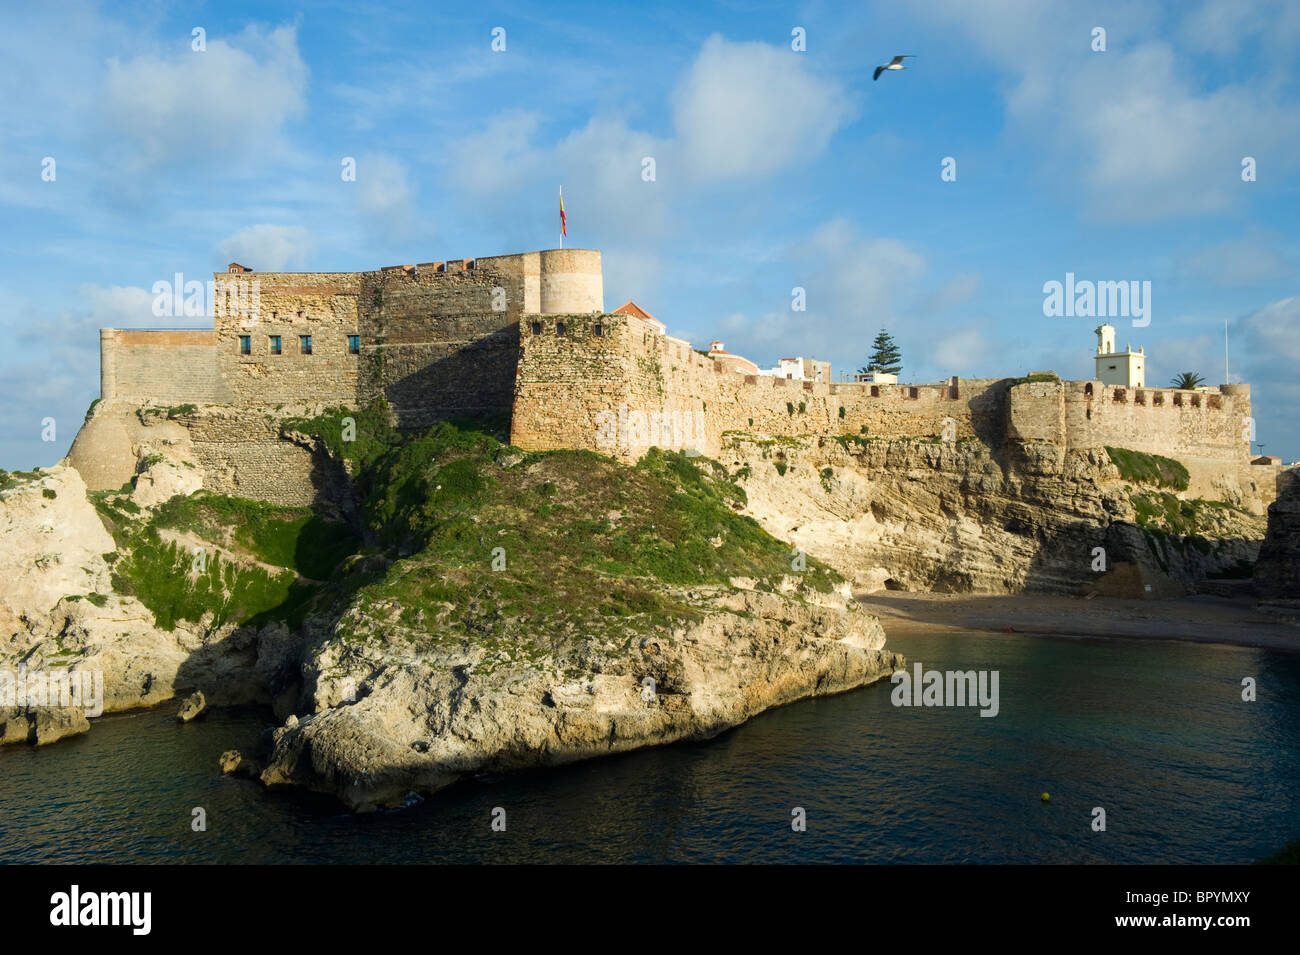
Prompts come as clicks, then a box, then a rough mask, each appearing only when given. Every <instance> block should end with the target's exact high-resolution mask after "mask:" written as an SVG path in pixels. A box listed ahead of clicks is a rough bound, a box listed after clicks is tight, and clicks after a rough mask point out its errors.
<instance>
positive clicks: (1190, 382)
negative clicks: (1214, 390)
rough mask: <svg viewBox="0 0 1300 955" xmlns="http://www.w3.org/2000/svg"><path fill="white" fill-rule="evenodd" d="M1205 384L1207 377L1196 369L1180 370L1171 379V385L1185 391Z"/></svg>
mask: <svg viewBox="0 0 1300 955" xmlns="http://www.w3.org/2000/svg"><path fill="white" fill-rule="evenodd" d="M1203 384H1205V378H1204V377H1203V376H1201V375H1200V374H1198V373H1196V372H1194V371H1184V372H1179V373H1178V374H1177V375H1174V377H1173V378H1171V379H1170V381H1169V385H1170V387H1173V388H1179V389H1182V390H1183V391H1192V390H1193V389H1195V388H1199V387H1200V386H1201V385H1203Z"/></svg>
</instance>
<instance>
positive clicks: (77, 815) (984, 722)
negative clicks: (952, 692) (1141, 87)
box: [0, 634, 1300, 863]
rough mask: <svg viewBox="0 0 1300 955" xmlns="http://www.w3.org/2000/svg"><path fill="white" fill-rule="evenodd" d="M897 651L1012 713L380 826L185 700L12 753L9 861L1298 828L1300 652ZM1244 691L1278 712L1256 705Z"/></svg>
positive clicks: (405, 858)
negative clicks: (976, 680)
mask: <svg viewBox="0 0 1300 955" xmlns="http://www.w3.org/2000/svg"><path fill="white" fill-rule="evenodd" d="M890 646H891V648H893V649H896V650H898V651H901V652H903V653H905V654H906V655H907V657H908V660H909V662H912V661H918V660H919V661H921V662H922V663H924V664H925V665H926V667H927V668H931V667H933V668H936V669H963V670H965V669H996V670H998V671H999V673H1000V694H1001V712H1000V714H999V715H998V716H997V717H996V718H993V719H987V718H981V717H980V716H979V715H978V711H977V710H975V709H965V710H962V709H936V708H930V709H917V708H912V709H904V708H895V707H894V706H892V705H891V703H890V693H891V690H892V687H891V686H890V685H889V684H888V683H887V682H886V683H880V684H877V685H875V686H872V687H868V688H865V689H863V690H859V691H856V692H853V693H848V694H844V695H842V696H837V697H830V698H826V699H820V700H811V701H808V702H804V703H798V704H795V705H792V706H788V707H784V708H781V709H778V710H775V711H773V712H770V713H767V714H764V715H762V716H759V717H758V718H756V719H754V720H753V721H751V722H750V723H749V724H747V725H745V726H742V727H739V728H737V729H735V730H733V731H731V732H729V733H727V734H725V735H723V736H721V737H719V738H717V739H715V740H713V741H711V742H708V743H701V744H685V745H676V746H669V747H664V748H660V749H656V750H650V751H645V752H640V753H631V754H627V755H623V756H617V757H613V758H609V759H602V760H594V761H591V762H587V763H582V764H578V765H575V766H570V767H564V768H560V769H554V770H544V771H537V772H532V773H525V774H520V775H515V776H509V777H500V778H484V779H478V780H474V781H471V782H467V783H464V784H461V785H459V786H455V787H453V788H451V789H449V790H446V791H444V792H442V793H440V794H438V795H436V796H434V797H431V798H429V799H427V800H425V801H424V802H422V803H419V804H418V805H415V806H413V807H411V808H408V809H404V810H397V811H392V812H382V813H378V814H375V815H371V816H364V817H358V816H351V815H348V814H346V813H344V812H342V811H341V810H340V809H339V807H338V806H337V804H335V803H333V802H332V801H330V800H327V799H324V798H320V797H312V796H306V795H302V794H296V793H268V792H266V791H265V790H263V789H262V788H261V786H260V785H258V784H255V783H252V782H249V781H246V780H239V779H231V778H225V777H222V776H220V775H219V774H218V772H217V768H216V767H217V757H218V755H219V754H220V753H221V752H222V751H223V750H226V749H230V748H241V747H242V748H247V747H250V746H251V744H252V743H253V742H254V741H255V740H256V738H257V737H258V735H259V734H260V733H261V731H262V729H263V728H264V726H265V725H266V720H267V719H268V716H267V714H266V713H264V712H261V711H257V710H227V711H217V712H213V713H211V714H209V715H208V717H207V718H206V719H204V720H202V721H200V722H198V723H193V724H189V725H184V726H183V725H180V724H177V723H175V722H173V721H171V719H170V717H171V715H172V712H173V707H171V706H167V707H164V708H162V709H158V710H152V711H149V712H142V713H134V714H126V715H118V716H108V717H104V718H102V719H100V720H98V721H96V722H95V724H94V728H93V729H92V730H91V732H90V733H89V734H88V735H86V736H83V737H80V738H77V739H74V740H67V741H64V742H61V743H59V744H57V745H55V746H53V747H50V748H47V749H42V750H33V749H29V748H27V747H18V748H15V747H6V748H4V749H3V750H0V861H3V862H221V863H238V862H271V863H277V862H344V863H368V862H409V863H421V862H592V861H595V862H660V861H673V862H687V861H701V862H704V861H710V862H877V863H888V862H895V863H917V862H934V863H953V862H1031V863H1033V862H1051V863H1080V862H1116V863H1119V862H1136V863H1145V862H1165V863H1235V862H1250V861H1254V860H1256V859H1258V858H1261V857H1263V856H1265V855H1268V854H1270V853H1272V852H1274V851H1275V850H1277V849H1278V848H1280V847H1281V845H1282V844H1283V843H1285V842H1286V841H1288V840H1290V839H1293V838H1296V837H1298V836H1300V734H1297V728H1300V655H1297V654H1279V653H1272V652H1268V651H1262V650H1253V649H1242V648H1233V647H1218V646H1206V645H1198V644H1191V643H1166V642H1155V641H1150V642H1146V641H1135V640H1079V639H1067V638H1045V637H1027V636H1020V635H1015V634H968V635H966V634H963V635H952V634H944V635H920V634H918V635H905V636H899V637H894V638H891V639H890ZM1245 676H1251V677H1255V678H1256V679H1257V681H1258V684H1259V701H1258V702H1255V703H1244V702H1242V701H1241V687H1240V683H1241V679H1242V677H1245ZM1044 791H1047V792H1049V793H1051V796H1052V798H1051V801H1050V802H1048V803H1043V802H1042V801H1041V800H1040V795H1039V794H1040V793H1042V792H1044ZM496 806H500V807H503V808H505V810H506V821H507V831H505V832H493V831H492V830H491V826H490V820H491V813H492V809H493V807H496ZM796 806H798V807H802V808H803V809H804V810H805V811H806V813H807V830H806V831H804V832H794V831H792V829H791V825H790V821H791V809H792V808H793V807H796ZM1094 806H1101V807H1103V808H1105V810H1106V813H1107V831H1106V832H1093V831H1092V830H1091V826H1090V823H1091V821H1092V808H1093V807H1094ZM194 807H203V808H204V809H205V810H206V813H207V831H206V832H194V831H192V829H191V819H192V809H193V808H194Z"/></svg>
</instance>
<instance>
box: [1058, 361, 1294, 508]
mask: <svg viewBox="0 0 1300 955" xmlns="http://www.w3.org/2000/svg"><path fill="white" fill-rule="evenodd" d="M1089 386H1091V393H1089ZM1224 389H1226V390H1224ZM1064 406H1065V407H1064V412H1065V424H1066V435H1067V442H1068V446H1069V447H1070V448H1071V449H1084V448H1101V447H1105V446H1107V445H1109V446H1111V447H1120V448H1131V449H1133V450H1136V451H1145V452H1147V453H1150V454H1160V455H1164V456H1165V457H1171V458H1176V459H1177V460H1179V461H1181V462H1182V463H1183V464H1184V465H1185V466H1186V467H1187V470H1188V473H1189V475H1190V484H1189V487H1188V493H1189V494H1191V495H1192V496H1194V497H1213V498H1217V497H1222V496H1224V495H1225V493H1226V494H1228V495H1229V496H1231V495H1233V494H1234V493H1241V494H1244V495H1245V496H1246V497H1247V498H1259V499H1261V500H1262V502H1263V503H1267V501H1268V500H1269V499H1270V497H1271V492H1270V491H1269V489H1268V488H1267V487H1264V484H1267V483H1268V482H1258V481H1257V480H1256V476H1255V475H1254V474H1253V473H1252V471H1251V467H1250V456H1249V446H1248V445H1247V442H1246V440H1245V438H1244V437H1243V436H1242V435H1243V430H1242V429H1243V422H1244V420H1245V419H1247V418H1249V417H1250V414H1251V410H1250V386H1249V385H1228V386H1222V387H1221V389H1220V390H1219V391H1209V392H1188V391H1179V390H1177V389H1173V388H1124V387H1122V386H1118V385H1103V384H1102V383H1101V382H1100V381H1093V382H1083V381H1069V382H1065V383H1064Z"/></svg>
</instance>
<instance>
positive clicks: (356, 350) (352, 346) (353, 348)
mask: <svg viewBox="0 0 1300 955" xmlns="http://www.w3.org/2000/svg"><path fill="white" fill-rule="evenodd" d="M348 354H349V355H359V354H361V336H360V335H349V336H348Z"/></svg>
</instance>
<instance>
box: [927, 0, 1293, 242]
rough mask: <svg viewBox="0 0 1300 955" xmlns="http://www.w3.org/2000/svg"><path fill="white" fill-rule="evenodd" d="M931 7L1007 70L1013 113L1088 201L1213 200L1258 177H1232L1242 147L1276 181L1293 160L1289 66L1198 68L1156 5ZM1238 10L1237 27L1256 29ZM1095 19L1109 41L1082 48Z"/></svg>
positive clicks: (1197, 55) (1144, 210)
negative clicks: (1103, 46) (1098, 48)
mask: <svg viewBox="0 0 1300 955" xmlns="http://www.w3.org/2000/svg"><path fill="white" fill-rule="evenodd" d="M928 9H929V10H930V11H931V12H932V13H933V14H934V15H935V18H936V19H939V20H941V21H942V22H945V23H956V24H959V25H960V27H961V28H962V29H964V30H965V31H966V32H967V33H968V34H969V35H970V36H971V37H972V38H973V39H974V41H975V45H976V47H977V50H978V51H979V52H982V53H983V54H984V55H985V56H986V57H987V58H988V59H989V61H990V63H991V64H992V68H993V69H995V70H998V71H1002V72H1004V73H1007V74H1009V75H1010V77H1011V80H1012V84H1011V85H1010V87H1009V88H1008V90H1007V93H1006V94H1005V95H1006V102H1007V111H1008V114H1009V116H1010V118H1011V119H1012V121H1013V125H1014V126H1015V127H1016V128H1017V129H1018V130H1019V131H1020V132H1021V133H1023V134H1024V135H1026V136H1027V137H1028V138H1030V139H1032V141H1033V142H1034V144H1035V148H1037V149H1039V150H1040V151H1042V152H1043V154H1044V156H1045V158H1046V159H1047V160H1048V162H1049V163H1050V165H1049V166H1048V167H1046V168H1045V170H1044V171H1045V173H1046V174H1047V175H1049V176H1051V177H1053V178H1054V179H1056V180H1057V181H1059V182H1061V183H1062V186H1063V188H1065V189H1066V190H1067V191H1068V189H1069V188H1070V187H1071V186H1072V185H1073V184H1074V183H1075V182H1079V181H1082V182H1083V183H1084V184H1085V185H1086V186H1087V195H1086V199H1087V201H1088V202H1089V204H1090V209H1091V211H1093V212H1095V213H1099V214H1101V215H1103V216H1105V217H1109V218H1113V219H1122V220H1146V219H1157V218H1161V217H1166V216H1179V215H1187V214H1198V213H1206V212H1213V211H1219V210H1224V209H1227V208H1229V207H1230V206H1232V205H1233V204H1234V203H1237V202H1240V201H1242V200H1243V199H1244V198H1245V197H1246V196H1247V195H1249V193H1247V192H1244V191H1243V190H1247V189H1251V188H1255V189H1259V188H1261V186H1257V185H1254V184H1246V183H1243V182H1242V181H1241V178H1240V171H1241V160H1242V158H1243V157H1244V156H1253V157H1255V158H1256V159H1257V160H1258V161H1259V162H1260V164H1261V167H1264V166H1267V167H1270V168H1271V170H1272V172H1271V173H1270V175H1271V176H1272V177H1274V181H1276V178H1277V177H1278V176H1280V175H1281V174H1282V172H1283V171H1284V170H1286V169H1289V168H1292V167H1293V166H1294V165H1295V156H1296V154H1297V152H1300V126H1298V125H1297V124H1296V123H1295V122H1294V119H1293V117H1294V113H1295V109H1296V105H1295V102H1294V100H1293V99H1291V100H1289V99H1288V98H1287V97H1286V91H1287V90H1288V89H1289V84H1288V83H1287V82H1286V81H1287V77H1288V75H1289V74H1290V73H1291V72H1292V71H1293V65H1290V64H1284V63H1282V62H1280V61H1279V62H1277V63H1274V62H1272V61H1266V62H1262V63H1259V64H1256V65H1254V66H1253V69H1252V71H1251V72H1250V73H1249V74H1247V75H1245V76H1242V77H1240V78H1236V77H1233V78H1232V79H1222V78H1221V76H1220V75H1219V74H1210V76H1209V77H1207V76H1206V75H1205V74H1204V60H1203V56H1202V54H1201V51H1200V50H1196V51H1195V52H1193V51H1192V49H1191V48H1190V47H1187V46H1181V45H1180V46H1175V45H1173V44H1171V43H1169V42H1166V41H1163V40H1156V39H1151V38H1152V37H1154V36H1157V35H1159V34H1160V33H1161V32H1162V29H1161V27H1162V25H1161V23H1160V11H1159V9H1158V8H1157V7H1155V6H1152V5H1143V4H1136V5H1133V4H1129V5H1125V6H1124V7H1123V8H1122V11H1121V8H1120V7H1117V6H1113V5H1107V6H1105V7H1103V8H1102V9H1099V10H1091V9H1085V8H1082V7H1076V6H1074V5H1070V4H1061V3H1056V4H1049V3H1039V2H1037V0H1034V2H1028V0H1005V2H1001V3H992V4H979V5H971V4H968V3H966V2H965V0H947V2H942V3H939V4H937V5H936V6H934V7H931V8H928ZM1234 9H1235V8H1234ZM1174 15H1175V16H1176V15H1177V13H1174ZM1224 17H1225V14H1224V12H1223V10H1222V9H1220V8H1218V7H1217V6H1216V5H1214V4H1207V5H1205V6H1203V7H1202V8H1200V9H1199V10H1197V11H1195V12H1194V13H1193V21H1194V22H1191V23H1190V25H1187V28H1188V29H1190V30H1192V31H1193V32H1196V33H1198V34H1199V33H1201V32H1203V31H1205V30H1207V29H1210V28H1211V26H1212V25H1213V24H1216V23H1221V22H1222V21H1223V20H1224ZM1278 18H1279V19H1280V20H1287V22H1289V21H1290V20H1291V19H1294V17H1286V16H1283V15H1282V14H1280V13H1279V15H1278ZM1247 20H1248V21H1250V22H1248V23H1242V22H1238V23H1237V32H1238V33H1242V32H1250V31H1252V30H1255V29H1259V24H1258V23H1255V25H1254V26H1251V23H1254V18H1247ZM1101 22H1107V23H1110V24H1111V29H1110V31H1109V33H1108V37H1107V50H1106V51H1105V52H1093V51H1092V50H1091V49H1090V47H1089V43H1088V40H1089V37H1090V33H1091V29H1092V27H1093V26H1094V25H1096V23H1101ZM1262 22H1263V23H1267V22H1268V18H1265V19H1264V20H1263V21H1262ZM1207 24H1208V26H1207ZM1286 29H1287V30H1288V31H1290V30H1291V29H1293V28H1292V27H1287V28H1286ZM1236 42H1237V40H1236V39H1235V38H1234V39H1232V40H1231V42H1230V43H1229V44H1228V45H1229V46H1231V45H1232V43H1236ZM1293 58H1294V54H1292V59H1293ZM1229 76H1232V74H1229ZM1260 175H1261V183H1262V182H1264V181H1265V180H1264V174H1263V172H1262V168H1261V173H1260Z"/></svg>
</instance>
